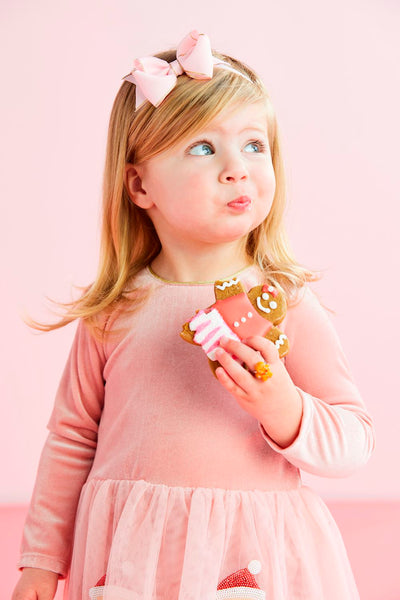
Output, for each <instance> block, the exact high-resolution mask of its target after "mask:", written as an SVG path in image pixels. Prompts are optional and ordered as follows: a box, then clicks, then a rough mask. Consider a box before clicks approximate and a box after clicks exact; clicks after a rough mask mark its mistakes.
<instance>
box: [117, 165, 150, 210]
mask: <svg viewBox="0 0 400 600" xmlns="http://www.w3.org/2000/svg"><path fill="white" fill-rule="evenodd" d="M142 177H143V172H142V169H141V167H140V166H139V165H134V164H132V163H126V165H125V173H124V184H125V187H126V190H127V192H128V195H129V197H130V199H131V200H132V202H133V203H134V204H136V206H139V207H140V208H150V207H151V206H153V203H152V202H151V200H150V198H149V197H148V195H147V192H146V190H145V189H143V183H142Z"/></svg>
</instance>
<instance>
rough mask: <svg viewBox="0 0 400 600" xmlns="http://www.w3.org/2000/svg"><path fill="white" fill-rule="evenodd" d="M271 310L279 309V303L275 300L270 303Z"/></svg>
mask: <svg viewBox="0 0 400 600" xmlns="http://www.w3.org/2000/svg"><path fill="white" fill-rule="evenodd" d="M269 305H270V307H271V308H277V306H278V305H277V303H276V302H275V301H274V300H273V301H272V302H270V303H269Z"/></svg>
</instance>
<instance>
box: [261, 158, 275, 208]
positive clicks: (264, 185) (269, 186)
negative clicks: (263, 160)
mask: <svg viewBox="0 0 400 600" xmlns="http://www.w3.org/2000/svg"><path fill="white" fill-rule="evenodd" d="M275 190H276V181H275V173H274V170H273V168H272V166H271V169H269V170H268V172H267V173H266V174H264V177H263V178H262V180H261V181H260V197H261V198H262V199H263V201H264V202H263V206H264V208H265V210H268V212H269V211H270V209H271V206H272V202H273V200H274V196H275Z"/></svg>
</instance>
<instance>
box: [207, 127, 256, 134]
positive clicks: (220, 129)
mask: <svg viewBox="0 0 400 600" xmlns="http://www.w3.org/2000/svg"><path fill="white" fill-rule="evenodd" d="M250 130H251V131H260V132H261V133H264V134H266V133H267V128H266V127H261V126H260V125H250V126H249V127H244V129H242V130H241V131H239V133H243V132H244V131H250ZM205 131H222V132H224V131H227V132H228V129H225V128H224V127H219V126H218V125H216V126H214V127H208V128H206V130H205Z"/></svg>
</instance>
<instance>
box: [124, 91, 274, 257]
mask: <svg viewBox="0 0 400 600" xmlns="http://www.w3.org/2000/svg"><path fill="white" fill-rule="evenodd" d="M135 168H136V172H137V174H138V175H139V177H140V179H141V182H140V185H139V184H138V183H136V184H135V186H134V187H136V190H137V191H136V192H135V194H134V196H131V197H132V199H133V201H134V202H135V203H136V204H138V205H139V206H141V207H142V208H145V209H147V212H148V214H149V216H150V218H151V220H152V221H153V224H154V226H155V228H156V231H157V233H158V235H159V238H160V241H161V243H162V245H163V246H164V245H165V244H168V243H171V242H174V243H175V244H176V242H177V241H178V242H179V243H180V244H181V247H183V244H189V246H187V247H188V248H189V247H190V248H194V247H197V249H200V248H201V247H202V246H203V247H204V246H207V247H208V248H209V247H210V244H222V243H227V242H234V241H236V240H243V238H244V237H247V234H248V233H249V232H251V231H252V230H253V229H255V228H256V227H257V226H258V225H259V224H260V223H261V222H262V221H263V220H264V219H265V218H266V216H267V215H268V213H269V211H270V209H271V205H272V201H273V198H274V193H275V175H274V170H273V166H272V160H271V153H270V148H269V144H268V135H267V116H266V107H265V105H264V103H262V102H256V103H252V104H248V105H239V106H238V105H236V106H235V107H233V108H232V107H230V109H225V111H223V112H222V113H220V114H219V115H218V117H217V118H216V119H214V120H213V121H212V122H211V123H209V125H208V126H207V127H206V128H205V129H204V130H202V131H201V132H200V133H198V134H196V135H195V136H193V137H191V138H188V139H186V140H185V142H184V143H182V144H179V145H176V146H174V147H173V148H171V149H169V150H168V151H165V152H163V153H161V154H159V155H158V156H156V157H154V158H152V159H150V160H149V161H147V162H145V163H143V164H142V165H137V166H136V167H135ZM133 172H134V171H133ZM128 177H129V175H128ZM128 181H129V179H128ZM140 186H141V189H139V187H140ZM129 189H131V190H132V189H133V187H131V188H129Z"/></svg>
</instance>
